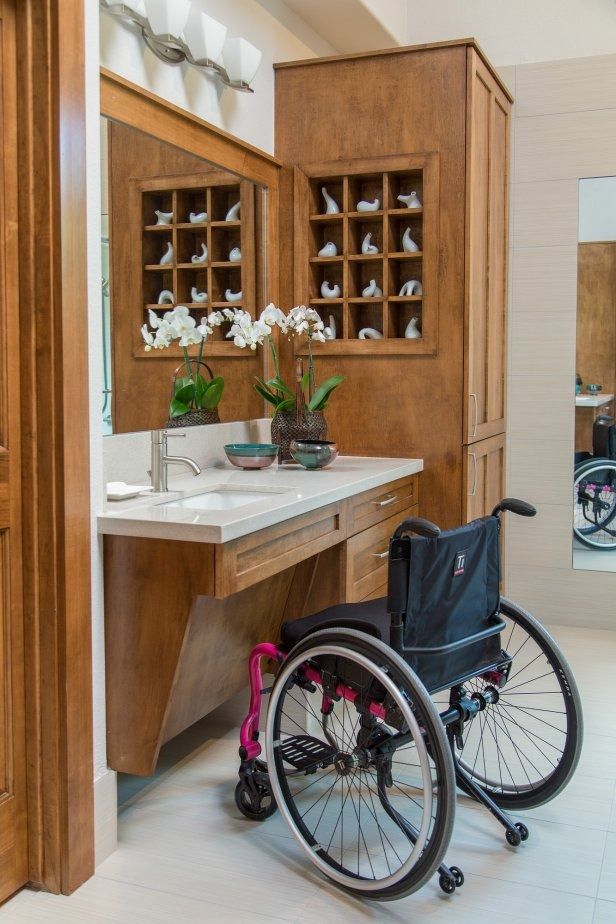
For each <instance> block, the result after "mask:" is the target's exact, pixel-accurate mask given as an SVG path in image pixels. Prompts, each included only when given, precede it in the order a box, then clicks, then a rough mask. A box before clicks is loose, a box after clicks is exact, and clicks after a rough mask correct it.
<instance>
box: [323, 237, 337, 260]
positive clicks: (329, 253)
mask: <svg viewBox="0 0 616 924" xmlns="http://www.w3.org/2000/svg"><path fill="white" fill-rule="evenodd" d="M319 256H320V257H337V256H338V248H337V247H336V245H335V244H334V242H333V241H328V242H327V244H324V245H323V247H321V249H320V250H319Z"/></svg>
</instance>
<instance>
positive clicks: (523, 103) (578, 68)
mask: <svg viewBox="0 0 616 924" xmlns="http://www.w3.org/2000/svg"><path fill="white" fill-rule="evenodd" d="M503 70H507V71H508V70H510V68H503ZM515 70H516V74H515V98H516V115H517V117H518V118H522V117H524V116H537V115H546V114H549V113H555V112H580V111H584V110H588V109H609V108H612V107H613V106H614V87H616V55H597V56H595V57H587V58H576V59H574V60H571V59H568V60H564V61H547V62H544V63H541V64H525V65H522V66H520V67H517V68H516V69H515Z"/></svg>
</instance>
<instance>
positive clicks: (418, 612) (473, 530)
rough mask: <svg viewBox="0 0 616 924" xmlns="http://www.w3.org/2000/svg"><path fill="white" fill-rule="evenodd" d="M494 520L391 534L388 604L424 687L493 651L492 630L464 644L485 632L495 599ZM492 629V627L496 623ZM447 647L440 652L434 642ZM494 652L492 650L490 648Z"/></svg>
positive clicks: (497, 601)
mask: <svg viewBox="0 0 616 924" xmlns="http://www.w3.org/2000/svg"><path fill="white" fill-rule="evenodd" d="M499 586H500V552H499V520H498V517H496V516H489V517H483V518H482V519H479V520H475V521H473V522H472V523H468V524H467V525H465V526H461V527H459V528H458V529H453V530H450V531H448V532H443V533H441V534H440V535H439V536H433V537H431V538H429V537H427V536H426V535H425V534H424V535H413V536H394V538H392V540H391V543H390V564H389V583H388V611H389V613H390V614H391V615H392V625H393V624H394V622H395V619H394V617H395V616H396V614H398V615H399V616H400V617H401V620H400V621H401V625H400V635H401V642H402V649H403V653H404V656H405V657H406V659H407V661H408V662H409V663H410V664H411V666H412V667H414V669H415V670H416V671H417V672H418V673H419V675H420V676H421V678H422V679H423V681H424V683H425V684H426V686H427V687H428V689H436V688H437V687H440V686H441V682H443V683H444V682H445V680H449V679H450V678H452V677H454V676H455V677H461V676H463V675H464V674H465V673H466V672H468V671H471V670H472V668H473V667H474V665H475V664H476V663H478V662H483V661H484V658H485V657H486V656H487V648H490V652H489V656H490V658H492V659H493V658H494V657H495V656H496V655H498V652H499V651H500V648H499V646H498V642H497V636H496V637H495V636H494V633H492V635H491V636H490V637H486V638H485V639H481V640H478V641H477V642H476V643H475V644H473V645H471V646H470V647H469V646H466V647H464V645H463V644H460V645H458V644H457V643H463V642H464V640H466V639H472V638H475V637H477V636H478V635H481V634H482V633H489V632H490V626H491V625H492V624H493V623H494V621H495V617H496V615H497V614H498V610H499V604H500V591H499ZM497 631H498V630H497ZM447 646H450V650H449V651H447V652H443V653H442V655H441V654H439V653H438V652H437V649H442V648H443V647H447ZM492 647H494V648H495V651H494V652H492V651H491V648H492Z"/></svg>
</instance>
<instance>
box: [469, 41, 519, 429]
mask: <svg viewBox="0 0 616 924" xmlns="http://www.w3.org/2000/svg"><path fill="white" fill-rule="evenodd" d="M468 64H469V66H468V94H469V99H468V125H467V227H466V231H467V234H466V249H467V252H466V276H467V279H466V317H465V369H464V383H465V392H464V394H465V421H464V432H465V442H467V443H471V442H475V441H477V440H482V439H485V438H486V437H489V436H493V435H495V434H497V433H501V432H502V431H503V430H504V429H505V386H504V382H505V337H506V308H507V223H508V208H507V205H508V170H509V156H508V148H509V101H508V100H507V99H506V98H505V96H504V94H503V93H502V91H501V90H500V88H499V87H498V85H497V84H496V82H495V81H494V78H493V77H492V75H491V74H490V72H489V71H488V69H487V68H486V67H485V65H484V64H483V62H482V61H481V60H480V59H479V57H478V56H477V54H476V53H475V52H474V51H473V50H469V58H468Z"/></svg>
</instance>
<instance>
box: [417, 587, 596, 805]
mask: <svg viewBox="0 0 616 924" xmlns="http://www.w3.org/2000/svg"><path fill="white" fill-rule="evenodd" d="M501 615H502V617H503V619H504V620H505V622H506V623H507V628H506V629H503V631H502V632H501V644H502V647H503V650H504V651H506V652H507V653H508V654H509V656H510V657H511V659H512V662H511V668H510V671H509V675H508V677H506V679H505V678H500V677H498V676H497V675H498V672H497V671H490V672H488V673H487V674H484V675H482V676H478V677H475V678H473V679H472V680H470V681H466V682H465V683H464V685H463V687H464V689H465V690H466V692H467V693H468V694H470V695H471V696H472V695H473V694H477V695H478V696H481V694H483V693H484V692H485V691H486V690H488V689H489V690H490V694H491V697H490V698H492V699H493V700H495V701H494V702H492V703H491V704H489V705H486V706H485V708H484V709H483V711H481V712H478V713H477V714H476V715H475V716H474V717H473V718H472V719H471V720H470V721H469V722H468V724H467V725H466V726H465V728H464V731H463V734H462V737H461V740H458V742H457V744H456V743H455V741H454V740H453V739H452V745H453V747H454V759H455V760H456V761H458V762H459V764H460V766H461V768H462V769H463V770H465V771H466V773H467V774H468V775H469V776H470V777H471V778H472V779H473V780H474V781H475V783H477V784H478V785H479V786H480V787H481V788H482V789H483V790H484V791H485V792H486V793H488V795H489V796H490V797H491V798H492V799H493V800H494V802H496V803H497V805H499V806H501V808H503V809H506V810H512V811H516V810H520V809H530V808H535V807H537V806H539V805H543V804H544V803H545V802H549V801H550V800H551V799H553V798H554V797H555V796H557V795H558V793H559V792H560V791H561V790H562V789H564V787H565V786H566V785H567V783H568V782H569V780H570V779H571V777H572V776H573V773H574V772H575V768H576V766H577V763H578V760H579V757H580V752H581V749H582V739H583V719H582V707H581V702H580V697H579V693H578V690H577V687H576V684H575V680H574V678H573V674H572V672H571V669H570V667H569V665H568V664H567V661H566V660H565V657H564V655H563V654H562V652H561V651H560V650H559V648H558V646H557V644H556V642H555V641H554V639H553V638H552V637H551V636H550V634H549V633H548V632H547V630H546V629H545V628H544V627H543V626H542V625H541V623H539V622H538V621H537V620H536V619H535V618H534V617H533V616H531V615H530V613H526V612H525V611H524V610H522V609H520V608H519V607H518V606H516V605H515V604H513V603H511V602H510V601H509V600H506V599H504V598H503V599H501ZM502 680H505V682H504V684H503V685H502V686H499V681H501V682H502ZM449 695H450V698H451V700H452V701H453V699H454V698H455V696H456V695H457V693H456V688H454V689H453V690H452V691H451V693H450V694H449ZM435 698H436V700H437V702H438V705H439V708H440V709H443V708H446V706H447V705H448V701H447V700H445V701H444V700H443V693H440V694H438V695H437V697H435ZM460 745H461V746H460Z"/></svg>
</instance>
